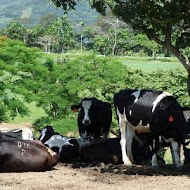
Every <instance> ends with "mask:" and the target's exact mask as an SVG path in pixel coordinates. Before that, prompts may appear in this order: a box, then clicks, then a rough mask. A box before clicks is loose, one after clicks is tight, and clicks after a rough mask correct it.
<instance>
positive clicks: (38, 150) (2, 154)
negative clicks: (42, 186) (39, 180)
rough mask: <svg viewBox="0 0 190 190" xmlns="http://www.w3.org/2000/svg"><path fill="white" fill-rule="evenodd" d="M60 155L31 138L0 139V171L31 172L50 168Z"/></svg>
mask: <svg viewBox="0 0 190 190" xmlns="http://www.w3.org/2000/svg"><path fill="white" fill-rule="evenodd" d="M58 161H59V156H58V155H57V154H56V153H54V152H53V151H51V150H50V149H48V148H46V147H45V146H43V145H41V144H40V143H39V142H35V141H30V140H10V139H1V140H0V172H29V171H34V172H38V171H46V170H50V169H51V168H52V167H53V166H55V165H56V164H57V162H58Z"/></svg>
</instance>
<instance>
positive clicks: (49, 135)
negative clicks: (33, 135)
mask: <svg viewBox="0 0 190 190" xmlns="http://www.w3.org/2000/svg"><path fill="white" fill-rule="evenodd" d="M38 140H40V141H41V142H42V143H43V144H44V145H45V146H47V147H48V148H50V149H51V150H53V151H54V152H56V153H57V154H58V155H59V156H60V162H68V161H72V160H74V159H76V158H77V156H78V149H79V143H78V140H77V139H75V138H67V137H64V136H62V135H60V134H59V133H57V132H55V131H54V129H53V127H52V126H46V127H45V128H44V129H43V130H40V137H39V138H38Z"/></svg>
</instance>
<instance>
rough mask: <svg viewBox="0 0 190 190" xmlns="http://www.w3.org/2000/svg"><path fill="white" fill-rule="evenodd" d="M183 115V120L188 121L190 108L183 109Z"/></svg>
mask: <svg viewBox="0 0 190 190" xmlns="http://www.w3.org/2000/svg"><path fill="white" fill-rule="evenodd" d="M183 115H184V117H185V120H186V121H187V122H188V120H189V118H190V110H184V111H183Z"/></svg>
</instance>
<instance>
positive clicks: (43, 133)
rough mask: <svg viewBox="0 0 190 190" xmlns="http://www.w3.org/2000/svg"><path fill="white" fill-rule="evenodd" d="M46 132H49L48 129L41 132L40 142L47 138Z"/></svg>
mask: <svg viewBox="0 0 190 190" xmlns="http://www.w3.org/2000/svg"><path fill="white" fill-rule="evenodd" d="M46 131H47V129H46V128H45V129H43V130H42V131H41V137H40V139H39V140H40V141H42V139H44V137H45V135H46Z"/></svg>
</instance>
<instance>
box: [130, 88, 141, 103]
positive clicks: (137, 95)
mask: <svg viewBox="0 0 190 190" xmlns="http://www.w3.org/2000/svg"><path fill="white" fill-rule="evenodd" d="M140 93H141V91H140V90H137V91H135V92H133V93H132V94H131V95H133V96H135V101H134V103H135V102H137V101H138V99H139V96H140Z"/></svg>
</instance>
